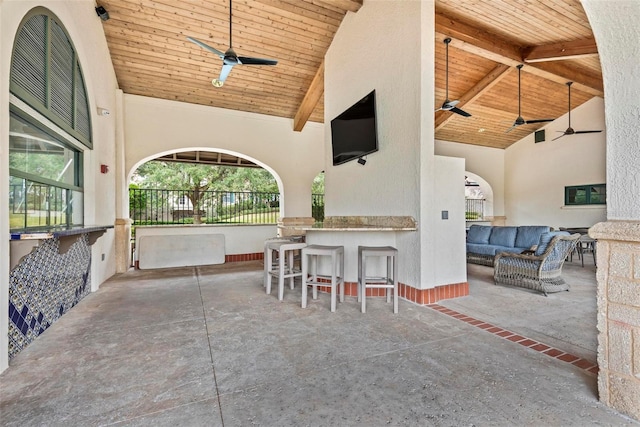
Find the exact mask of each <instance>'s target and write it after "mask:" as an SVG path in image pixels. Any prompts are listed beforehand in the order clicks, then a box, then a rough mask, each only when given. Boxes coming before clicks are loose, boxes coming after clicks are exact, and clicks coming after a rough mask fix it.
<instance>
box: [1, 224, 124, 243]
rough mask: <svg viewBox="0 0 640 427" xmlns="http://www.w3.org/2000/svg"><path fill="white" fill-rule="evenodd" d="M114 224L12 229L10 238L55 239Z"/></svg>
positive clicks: (90, 231) (109, 226) (85, 232)
mask: <svg viewBox="0 0 640 427" xmlns="http://www.w3.org/2000/svg"><path fill="white" fill-rule="evenodd" d="M109 228H113V225H86V226H73V227H50V228H46V229H41V230H22V231H12V232H11V239H10V240H37V239H53V238H55V237H65V236H74V235H78V234H87V233H94V232H99V231H106V230H107V229H109Z"/></svg>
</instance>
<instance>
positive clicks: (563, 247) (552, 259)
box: [493, 233, 580, 296]
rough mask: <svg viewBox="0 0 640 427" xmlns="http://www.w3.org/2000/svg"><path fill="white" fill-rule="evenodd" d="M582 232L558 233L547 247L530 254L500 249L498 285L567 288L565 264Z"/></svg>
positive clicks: (550, 289) (496, 269) (495, 273)
mask: <svg viewBox="0 0 640 427" xmlns="http://www.w3.org/2000/svg"><path fill="white" fill-rule="evenodd" d="M579 238H580V234H572V235H568V233H567V234H566V235H556V236H554V237H553V238H552V239H551V241H550V242H549V243H548V245H547V246H546V247H540V248H538V250H537V251H536V252H535V253H534V254H531V255H528V254H514V253H508V252H501V253H499V254H498V255H496V259H495V264H494V271H493V278H494V280H495V282H496V285H498V284H499V285H509V286H519V287H523V288H528V289H534V290H538V291H541V292H542V293H543V294H544V296H547V293H549V292H560V291H568V290H569V285H568V284H567V283H566V282H565V281H564V279H563V278H562V276H561V274H562V265H563V264H564V261H565V259H566V258H567V255H569V254H570V253H571V252H572V251H573V249H574V248H575V246H576V243H577V242H578V239H579Z"/></svg>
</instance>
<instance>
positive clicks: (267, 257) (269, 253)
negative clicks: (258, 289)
mask: <svg viewBox="0 0 640 427" xmlns="http://www.w3.org/2000/svg"><path fill="white" fill-rule="evenodd" d="M290 241H291V240H290V239H287V238H284V237H271V238H269V239H267V240H265V241H264V258H263V261H264V278H263V280H262V287H263V288H266V287H267V278H268V277H269V269H273V268H277V263H278V257H277V256H275V257H274V256H273V255H274V252H275V253H276V254H277V253H278V252H277V250H275V251H274V250H273V249H270V248H269V244H270V243H274V242H290Z"/></svg>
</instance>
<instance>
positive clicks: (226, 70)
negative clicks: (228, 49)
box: [218, 64, 233, 82]
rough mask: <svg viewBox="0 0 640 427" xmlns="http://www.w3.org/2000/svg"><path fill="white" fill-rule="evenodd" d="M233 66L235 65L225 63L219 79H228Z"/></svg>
mask: <svg viewBox="0 0 640 427" xmlns="http://www.w3.org/2000/svg"><path fill="white" fill-rule="evenodd" d="M232 68H233V65H226V64H225V65H223V66H222V70H220V77H218V80H220V81H221V82H223V81H225V80H227V77H229V73H230V72H231V69H232Z"/></svg>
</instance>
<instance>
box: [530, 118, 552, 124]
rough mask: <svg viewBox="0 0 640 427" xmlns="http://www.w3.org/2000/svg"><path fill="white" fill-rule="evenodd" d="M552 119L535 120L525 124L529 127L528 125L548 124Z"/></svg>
mask: <svg viewBox="0 0 640 427" xmlns="http://www.w3.org/2000/svg"><path fill="white" fill-rule="evenodd" d="M553 120H554V119H535V120H527V121H525V124H527V125H530V124H534V123H548V122H552V121H553Z"/></svg>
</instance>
